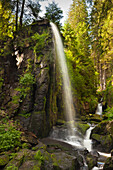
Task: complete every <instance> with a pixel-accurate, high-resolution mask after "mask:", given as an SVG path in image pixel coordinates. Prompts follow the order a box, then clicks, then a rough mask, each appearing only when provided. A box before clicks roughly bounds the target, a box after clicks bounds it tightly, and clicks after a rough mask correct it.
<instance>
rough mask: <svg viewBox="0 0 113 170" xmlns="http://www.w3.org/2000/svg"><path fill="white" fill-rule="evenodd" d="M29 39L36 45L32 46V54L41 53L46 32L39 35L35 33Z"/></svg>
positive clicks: (46, 36) (46, 35)
mask: <svg viewBox="0 0 113 170" xmlns="http://www.w3.org/2000/svg"><path fill="white" fill-rule="evenodd" d="M31 38H32V40H33V41H34V42H35V44H36V45H35V46H34V53H35V54H37V55H38V54H39V53H41V52H42V49H43V48H44V46H45V43H46V40H47V38H48V34H47V33H46V32H45V33H43V34H41V35H40V34H38V33H35V34H34V35H33V36H32V37H31Z"/></svg>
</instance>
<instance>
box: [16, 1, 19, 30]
mask: <svg viewBox="0 0 113 170" xmlns="http://www.w3.org/2000/svg"><path fill="white" fill-rule="evenodd" d="M18 4H19V0H17V6H16V31H17V30H18V7H19V6H18Z"/></svg>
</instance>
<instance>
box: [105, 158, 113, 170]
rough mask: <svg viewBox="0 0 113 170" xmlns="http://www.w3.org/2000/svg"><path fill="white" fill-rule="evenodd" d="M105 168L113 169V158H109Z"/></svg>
mask: <svg viewBox="0 0 113 170" xmlns="http://www.w3.org/2000/svg"><path fill="white" fill-rule="evenodd" d="M103 170H113V158H112V157H110V158H107V160H106V162H105V164H104V167H103Z"/></svg>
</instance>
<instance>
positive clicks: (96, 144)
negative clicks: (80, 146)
mask: <svg viewBox="0 0 113 170" xmlns="http://www.w3.org/2000/svg"><path fill="white" fill-rule="evenodd" d="M91 139H92V140H93V148H95V149H97V150H99V151H101V152H108V153H109V152H110V151H111V149H112V148H113V121H106V122H105V121H103V122H101V123H99V124H98V125H97V126H96V127H95V128H94V129H93V130H92V132H91Z"/></svg>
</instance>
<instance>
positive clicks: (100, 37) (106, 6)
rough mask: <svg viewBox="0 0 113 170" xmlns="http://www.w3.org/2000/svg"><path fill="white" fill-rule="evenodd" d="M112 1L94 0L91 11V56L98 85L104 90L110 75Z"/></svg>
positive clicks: (112, 24)
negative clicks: (96, 72)
mask: <svg viewBox="0 0 113 170" xmlns="http://www.w3.org/2000/svg"><path fill="white" fill-rule="evenodd" d="M112 15H113V1H111V0H103V1H101V0H95V1H94V4H93V6H92V13H91V36H92V54H91V56H92V58H93V60H94V64H95V67H96V69H97V71H98V86H99V89H100V90H105V88H106V84H107V79H109V78H110V76H111V75H112V72H113V70H112V62H113V60H112V55H113V53H112V45H113V43H112V36H113V32H112V28H113V17H112Z"/></svg>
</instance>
